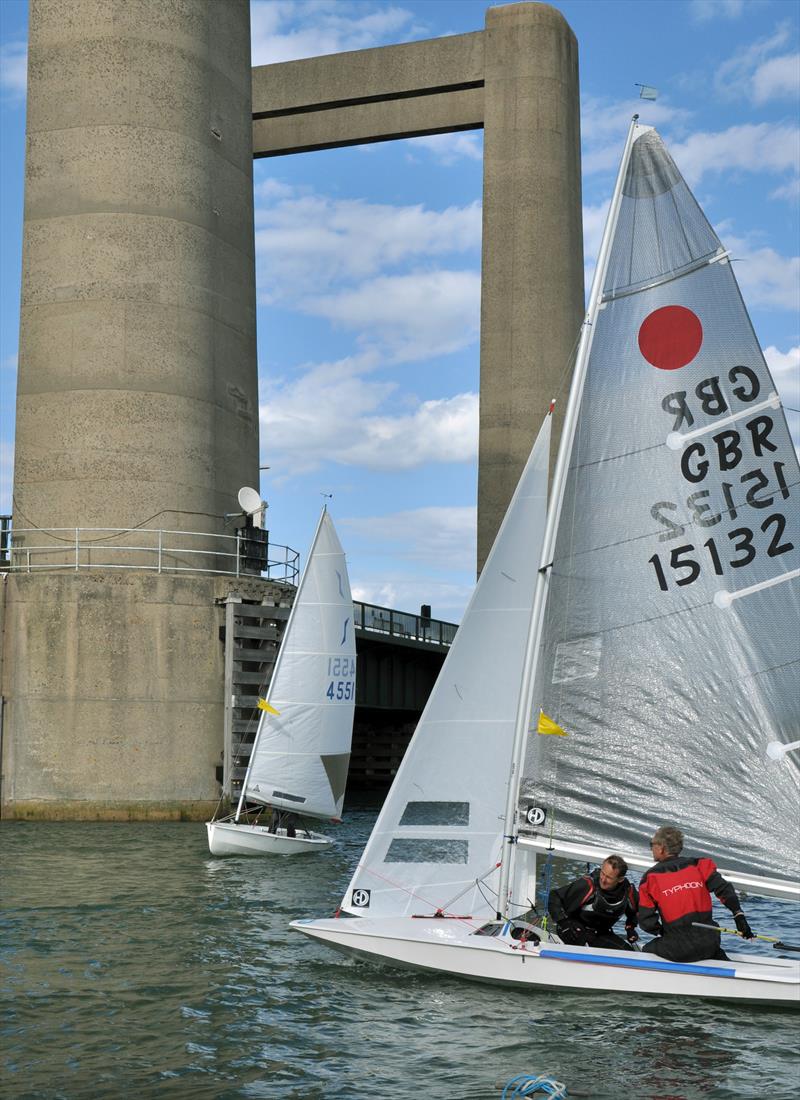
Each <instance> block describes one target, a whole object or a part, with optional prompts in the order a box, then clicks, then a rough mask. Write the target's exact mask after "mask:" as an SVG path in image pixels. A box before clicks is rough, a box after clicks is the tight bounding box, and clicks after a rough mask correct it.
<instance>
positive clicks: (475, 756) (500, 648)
mask: <svg viewBox="0 0 800 1100" xmlns="http://www.w3.org/2000/svg"><path fill="white" fill-rule="evenodd" d="M550 422H551V417H550V416H548V417H547V418H546V420H545V422H544V424H543V426H542V428H541V430H540V432H539V435H538V438H537V440H536V443H535V444H534V447H533V450H532V452H531V455H530V457H529V459H528V462H527V464H526V466H525V469H524V471H523V473H522V476H521V478H520V481H519V484H518V486H517V489H516V491H515V493H514V497H513V499H512V501H511V504H510V505H509V508H508V511H507V513H506V516H505V519H504V520H503V523H502V526H501V527H500V531H499V532H498V535H497V538H496V539H495V543H494V546H493V547H492V550H491V553H490V554H489V557H488V558H487V561H486V564H485V565H484V567H483V571H482V573H481V575H480V579H479V580H478V583H477V585H476V587H475V591H474V592H473V595H472V599H471V600H470V603H469V606H468V607H467V610H466V612H465V613H464V618H463V621H462V623H461V625H460V627H459V629H458V632H457V634H456V637H455V641H454V642H453V645H452V648H451V649H450V652H449V653H448V655H447V658H446V660H445V663H444V665H443V666H442V669H441V671H440V673H439V676H438V678H437V680H436V683H435V685H434V688H433V691H432V693H431V695H430V697H429V699H428V702H427V705H426V707H425V710H424V711H423V714H422V716H421V718H420V721H419V723H418V725H417V729H416V731H415V733H414V737H413V739H412V741H411V744H410V745H409V748H408V750H407V752H406V755H405V757H404V759H403V763H402V765H401V767H400V769H399V770H398V773H397V776H396V777H395V780H394V783H393V784H392V787H391V790H390V791H389V794H388V796H387V798H386V801H385V802H384V805H383V809H382V810H381V813H380V816H379V817H378V820H377V822H376V823H375V827H374V828H373V830H372V835H371V836H370V839H369V842H368V843H367V846H366V849H365V850H364V854H363V856H362V859H361V862H360V863H359V865H358V867H357V869H356V871H355V874H354V875H353V878H352V880H351V882H350V885H349V886H348V888H347V891H346V893H345V896H344V898H343V900H342V908H343V909H344V910H346V911H347V912H350V913H354V914H357V915H361V916H365V915H369V916H403V915H407V914H414V913H427V914H431V913H433V912H435V911H436V910H438V909H447V910H449V911H450V912H455V913H458V914H469V915H482V914H486V915H494V912H495V909H496V904H497V901H496V892H497V872H496V866H497V862H498V860H499V858H500V844H501V837H502V832H503V819H502V807H503V805H504V803H505V798H506V790H507V784H508V777H509V767H510V753H511V745H512V740H513V734H514V717H515V712H516V705H517V698H518V695H519V684H520V677H521V673H522V658H523V653H524V649H525V638H526V635H527V631H528V623H529V620H530V613H531V603H532V600H533V590H534V587H535V584H536V572H537V569H538V565H539V557H540V554H541V542H542V534H543V531H544V517H545V512H546V507H547V473H548V460H549V452H550ZM454 899H458V900H455V901H454ZM451 902H453V904H454V906H455V907H454V908H451V906H450V903H451Z"/></svg>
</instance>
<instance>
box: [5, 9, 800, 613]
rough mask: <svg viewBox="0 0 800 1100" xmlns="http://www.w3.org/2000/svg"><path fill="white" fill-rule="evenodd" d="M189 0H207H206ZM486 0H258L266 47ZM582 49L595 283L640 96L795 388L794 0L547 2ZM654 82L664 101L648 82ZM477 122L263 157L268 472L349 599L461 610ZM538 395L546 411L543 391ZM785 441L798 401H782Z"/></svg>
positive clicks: (287, 47)
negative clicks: (332, 548)
mask: <svg viewBox="0 0 800 1100" xmlns="http://www.w3.org/2000/svg"><path fill="white" fill-rule="evenodd" d="M195 2H197V3H201V2H206V0H195ZM488 6H489V5H488V4H487V3H485V2H484V0H414V2H410V3H404V2H403V0H396V2H376V0H253V3H252V5H251V7H252V31H253V63H254V64H266V63H269V62H276V61H288V60H292V59H295V58H300V57H310V56H314V55H318V54H324V53H336V52H339V51H342V50H353V49H362V48H365V47H370V46H382V45H390V44H393V43H397V42H408V41H414V40H417V39H423V38H435V37H438V36H440V35H446V34H460V33H464V32H467V31H474V30H480V29H482V27H483V25H484V12H485V10H486V8H487V7H488ZM554 6H555V7H557V8H558V9H559V10H561V11H562V12H563V14H564V15H565V17H566V18H567V20H568V21H569V23H570V25H571V26H572V28H573V30H574V31H575V34H576V36H577V38H578V42H579V46H580V66H581V90H582V108H581V110H582V133H583V201H584V227H585V228H584V234H585V247H586V275H587V287H588V281H589V280H590V278H591V273H592V266H593V262H594V257H595V254H596V251H597V247H598V245H599V240H600V234H601V232H602V225H603V220H604V217H605V212H606V208H607V204H608V199H609V197H610V194H611V190H612V187H613V182H614V176H615V173H616V167H617V164H618V160H619V156H620V153H621V150H622V144H623V141H624V137H625V133H626V130H627V126H628V122H629V119H630V116H631V114H632V113H633V112H634V111H636V110H638V111H640V113H641V116H642V121H643V122H646V123H648V124H651V125H655V126H656V127H657V128H658V129H659V131H660V132H661V134H662V135H663V136H664V138H665V139H666V141H667V143H668V145H669V147H670V151H671V153H672V155H673V157H674V159H675V161H676V162H677V164H678V167H679V168H680V169H681V171H682V172H683V174H684V176H685V177H686V179H687V181H688V183H689V185H690V186H691V187H692V188H693V189H694V191H695V194H696V196H697V198H698V200H699V202H700V204H701V206H702V207H703V209H704V210H705V212H706V215H707V216H708V218H709V220H710V221H711V222H712V224H713V225H714V227H715V228H716V230H717V233H718V234H719V236H720V238H721V239H722V241H723V243H724V244H725V246H726V247H727V248H729V249H730V250H731V253H732V255H733V257H734V258H735V259H736V261H737V263H736V274H737V277H738V279H739V282H740V285H741V287H742V292H743V294H744V297H745V301H746V303H747V305H748V308H749V310H750V313H751V316H752V319H753V323H754V325H755V329H756V332H757V334H758V337H759V339H760V341H761V345H762V347H763V348H764V351H765V354H766V357H767V360H768V362H769V364H770V367H771V369H772V372H773V374H774V376H775V379H776V382H777V384H778V387H779V389H780V391H781V393H782V396H783V399H784V403H785V405H786V406H787V407H788V408H789V409H793V410H798V409H800V256H798V252H799V251H800V248H799V241H798V237H799V234H798V221H799V219H798V207H799V206H800V203H799V202H798V200H799V199H800V126H799V125H798V118H799V117H800V112H799V111H798V108H799V107H800V52H799V50H800V30H799V27H798V24H799V22H800V5H798V4H797V3H796V2H794V0H555V2H554ZM26 33H27V4H26V3H25V2H24V0H0V142H1V145H0V174H1V175H0V178H1V183H0V217H1V219H2V221H1V229H0V231H1V233H2V251H1V252H0V280H1V281H2V285H1V289H2V293H1V294H0V513H3V514H6V513H9V512H10V511H11V482H12V471H13V448H14V439H13V436H14V402H15V389H16V365H17V344H18V333H19V316H18V314H19V289H20V264H21V242H22V201H23V177H24V147H25V137H24V132H25V79H26ZM637 82H638V83H644V84H650V85H654V86H655V87H657V88H658V89H659V92H660V95H659V99H658V101H657V102H656V103H642V102H641V101H639V99H638V89H637V88H636V87H635V85H636V84H637ZM481 138H482V135H481V133H480V132H478V131H476V132H474V133H460V134H452V135H443V136H437V137H430V138H418V139H415V140H411V141H399V142H391V143H382V144H376V145H368V146H361V147H358V148H352V149H344V150H330V151H324V152H319V153H307V154H303V155H298V156H293V157H283V158H276V159H269V160H261V161H257V162H256V164H255V210H256V246H257V256H258V300H259V311H258V349H259V379H260V406H261V462H262V464H264V465H269V466H270V470H269V471H267V472H265V473H264V475H263V479H262V483H261V486H260V488H261V491H262V495H263V496H264V497H265V499H267V500H268V501H269V505H270V507H269V512H268V520H267V526H268V527H269V528H270V532H271V537H272V539H273V540H274V541H276V542H280V543H287V544H289V545H291V546H293V547H295V548H297V549H299V550H300V551H301V552H302V553H303V555H304V554H305V550H306V548H307V546H308V543H309V541H310V538H311V535H312V534H313V530H314V527H315V524H316V520H317V517H318V513H319V508H320V506H321V504H322V498H321V496H320V494H321V493H323V492H325V493H332V494H333V499H332V501H331V505H330V507H331V512H332V514H333V516H334V518H335V521H336V524H337V527H338V529H339V533H340V536H341V539H342V542H343V545H344V546H345V549H346V551H347V555H348V562H349V567H350V575H351V581H352V586H353V593H354V596H355V598H357V599H362V600H366V601H370V602H374V603H378V604H383V605H385V606H389V607H396V608H400V609H403V610H409V611H416V610H418V609H419V605H420V604H421V603H430V604H431V605H432V606H433V614H434V616H436V617H439V618H445V619H453V620H458V619H459V618H460V615H461V613H462V611H463V609H464V606H465V604H466V601H467V599H468V597H469V594H470V592H471V590H472V587H473V584H474V576H475V523H476V506H475V501H476V473H477V470H476V462H477V440H478V333H479V321H480V317H479V297H480V237H481V175H482V163H481V158H482V151H481ZM543 412H544V409H543ZM789 418H790V424H791V425H792V429H793V432H794V435H795V439H796V440H797V439H798V438H800V414H798V412H797V411H794V412H791V413H789Z"/></svg>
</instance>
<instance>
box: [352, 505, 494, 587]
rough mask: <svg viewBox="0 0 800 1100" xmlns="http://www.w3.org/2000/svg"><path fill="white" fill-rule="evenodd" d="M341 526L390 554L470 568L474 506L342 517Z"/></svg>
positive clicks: (473, 559) (472, 564)
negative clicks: (384, 548)
mask: <svg viewBox="0 0 800 1100" xmlns="http://www.w3.org/2000/svg"><path fill="white" fill-rule="evenodd" d="M342 527H344V528H346V529H347V530H349V531H352V532H353V533H354V534H355V535H358V536H359V537H360V538H362V539H366V540H367V541H369V542H370V543H372V544H374V546H375V552H376V553H380V546H381V545H382V544H383V545H386V546H388V547H389V548H390V549H391V552H392V555H393V556H394V555H395V554H397V555H398V556H399V557H403V558H406V559H408V560H411V561H425V562H428V563H429V564H430V565H432V566H439V567H440V568H441V566H442V565H443V564H444V565H445V567H446V568H447V569H448V570H449V569H451V568H452V569H459V570H462V569H463V570H466V571H467V572H470V571H474V570H475V565H476V530H477V510H476V508H475V506H474V505H470V506H468V507H441V508H414V509H410V510H408V511H403V512H394V513H392V514H389V515H383V516H369V517H366V518H359V519H345V520H343V521H342Z"/></svg>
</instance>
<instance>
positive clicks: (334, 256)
mask: <svg viewBox="0 0 800 1100" xmlns="http://www.w3.org/2000/svg"><path fill="white" fill-rule="evenodd" d="M480 241H481V207H480V203H479V202H473V203H470V204H469V205H467V206H463V207H459V206H451V207H448V208H447V209H445V210H441V211H438V210H428V209H426V208H425V207H424V206H423V205H422V204H415V205H413V206H392V205H390V204H387V203H370V202H366V201H364V200H361V199H334V198H330V197H328V196H326V195H319V194H316V193H314V192H306V193H302V192H301V191H300V190H299V189H297V190H291V189H288V188H287V187H286V185H285V184H283V183H281V181H279V180H273V179H269V180H265V181H263V182H262V183H259V184H258V185H257V187H256V255H257V262H258V283H259V294H260V296H261V297H262V300H263V299H266V300H267V301H271V300H285V299H287V298H292V297H295V296H298V295H300V296H302V297H304V298H305V297H307V296H309V295H310V294H320V293H324V292H325V291H326V290H327V289H328V287H329V286H330V285H331V284H332V283H333V282H334V280H335V281H336V283H337V284H338V285H341V284H342V282H345V283H346V282H353V281H356V280H362V279H366V278H367V277H369V276H374V275H376V274H378V273H379V272H380V271H382V270H385V269H387V268H392V267H394V266H396V265H398V264H400V263H404V262H409V261H413V260H415V259H417V260H418V259H420V258H425V257H432V256H443V255H447V254H448V253H463V252H470V251H473V252H475V254H476V264H477V262H478V260H477V257H478V254H479V249H480Z"/></svg>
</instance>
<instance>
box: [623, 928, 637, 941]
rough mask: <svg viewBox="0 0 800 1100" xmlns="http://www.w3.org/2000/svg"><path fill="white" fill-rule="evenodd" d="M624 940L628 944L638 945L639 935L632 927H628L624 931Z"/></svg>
mask: <svg viewBox="0 0 800 1100" xmlns="http://www.w3.org/2000/svg"><path fill="white" fill-rule="evenodd" d="M625 939H626V940H627V941H628V943H638V942H639V933H638V932H637V931H636V929H635V928H634V927H633V925H629V926H628V927H627V928H626V929H625Z"/></svg>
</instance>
